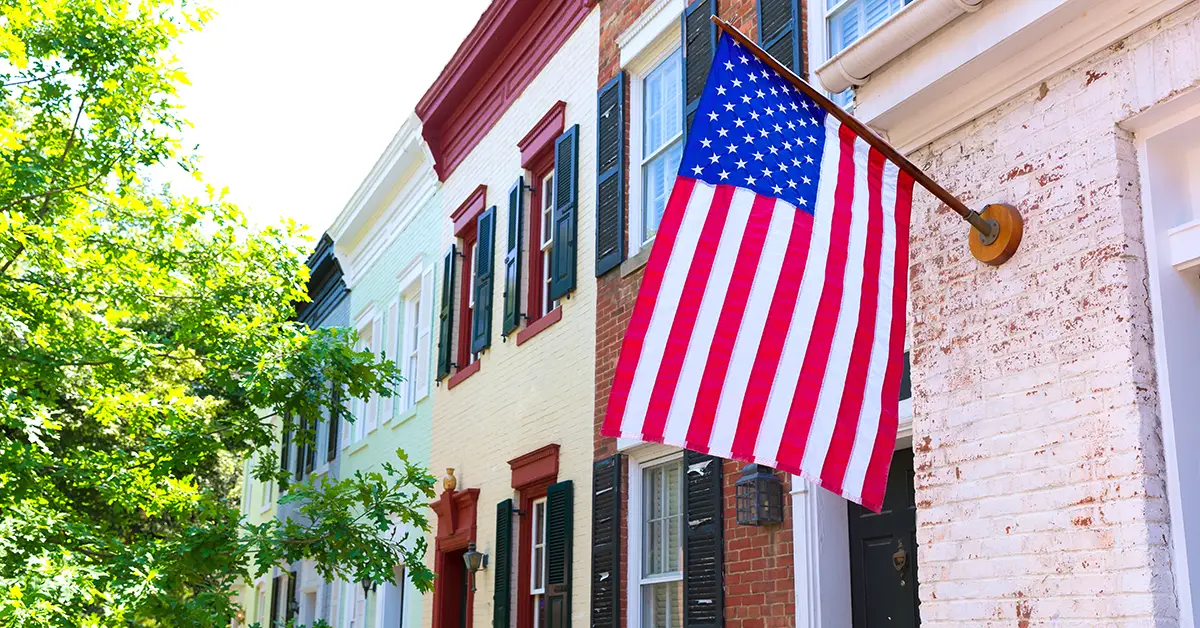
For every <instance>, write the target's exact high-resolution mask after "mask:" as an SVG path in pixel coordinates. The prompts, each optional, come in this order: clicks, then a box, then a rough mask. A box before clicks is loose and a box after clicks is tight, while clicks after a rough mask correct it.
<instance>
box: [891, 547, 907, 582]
mask: <svg viewBox="0 0 1200 628" xmlns="http://www.w3.org/2000/svg"><path fill="white" fill-rule="evenodd" d="M907 564H908V552H906V551H904V541H902V540H898V541H896V552H895V553H894V554H892V567H894V568H895V569H896V573H898V574H900V586H905V585H906V584H907V583H906V582H905V581H904V568H905V566H907Z"/></svg>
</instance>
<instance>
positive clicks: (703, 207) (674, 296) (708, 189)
mask: <svg viewBox="0 0 1200 628" xmlns="http://www.w3.org/2000/svg"><path fill="white" fill-rule="evenodd" d="M714 190H715V188H714V187H713V186H711V185H703V184H701V183H700V182H696V186H695V187H694V188H693V189H692V196H691V198H690V199H688V203H687V209H686V210H685V212H684V215H683V221H682V222H681V223H680V225H679V232H678V233H677V234H676V236H675V245H674V247H672V249H671V257H670V259H669V260H668V261H667V269H666V271H665V272H664V273H663V279H662V287H661V288H659V291H658V300H657V302H656V304H655V306H654V312H653V314H651V316H650V325H649V327H648V328H647V330H646V340H645V344H643V345H642V354H641V356H639V358H638V361H637V371H636V372H635V374H634V377H633V383H632V386H631V387H630V390H629V401H628V403H627V404H626V406H625V416H624V417H623V418H622V421H621V434H622V436H624V437H625V438H635V439H637V440H642V426H643V424H644V420H645V417H646V409H647V407H648V406H649V405H650V394H651V393H652V392H653V391H654V381H655V379H656V378H657V376H658V369H659V365H660V364H661V363H662V358H663V351H664V350H665V349H666V345H667V338H668V337H669V336H670V335H671V324H672V323H673V322H674V320H675V310H676V309H677V308H678V306H679V296H680V294H682V293H683V285H684V282H686V281H687V276H688V271H689V270H690V269H691V261H692V256H693V255H695V253H696V244H697V243H698V242H699V241H700V232H701V230H702V229H703V228H704V219H705V218H707V217H708V210H709V207H710V206H711V205H712V200H713V192H714Z"/></svg>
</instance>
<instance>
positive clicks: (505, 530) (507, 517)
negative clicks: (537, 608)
mask: <svg viewBox="0 0 1200 628" xmlns="http://www.w3.org/2000/svg"><path fill="white" fill-rule="evenodd" d="M512 516H513V500H511V499H506V500H504V501H502V502H500V503H499V504H496V558H495V560H496V562H495V567H494V569H495V570H496V574H495V581H494V583H493V587H492V588H493V592H492V593H493V595H492V628H508V623H509V617H510V613H511V611H510V609H509V604H510V601H511V600H512V533H513V525H512Z"/></svg>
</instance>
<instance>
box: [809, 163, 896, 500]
mask: <svg viewBox="0 0 1200 628" xmlns="http://www.w3.org/2000/svg"><path fill="white" fill-rule="evenodd" d="M883 164H884V157H883V153H880V152H879V151H876V150H875V149H871V153H870V157H869V160H868V163H867V190H866V191H867V193H868V201H867V248H866V251H865V252H864V255H863V278H862V294H861V299H860V300H861V305H860V308H859V310H858V327H857V328H856V329H855V332H854V344H853V345H852V347H851V349H850V365H849V367H848V369H847V371H846V388H845V391H844V392H843V393H842V404H841V406H839V407H838V414H837V422H836V423H835V424H834V428H833V437H832V438H831V439H830V441H829V452H828V453H827V454H826V455H825V468H824V469H823V470H822V472H821V486H822V487H823V488H826V489H829V490H830V491H832V492H834V493H838V494H840V493H841V492H842V481H843V480H844V479H845V478H846V465H848V464H849V463H850V451H851V450H852V449H854V435H855V433H856V432H857V431H858V419H859V417H860V416H861V415H862V406H863V395H864V394H865V393H866V387H867V372H868V371H869V370H870V367H871V349H872V348H873V347H874V345H875V317H876V315H877V314H878V307H879V267H880V256H881V255H882V253H883V251H882V249H883V198H882V194H883Z"/></svg>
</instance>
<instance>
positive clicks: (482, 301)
mask: <svg viewBox="0 0 1200 628" xmlns="http://www.w3.org/2000/svg"><path fill="white" fill-rule="evenodd" d="M475 230H476V231H475V233H476V234H477V236H478V238H479V239H478V240H476V243H477V245H478V246H477V247H476V249H475V251H476V256H475V259H474V264H475V285H474V286H472V287H471V289H472V290H474V291H475V309H474V310H473V315H474V320H472V321H471V353H479V352H480V351H483V350H484V349H486V348H488V347H489V346H491V344H492V292H493V291H492V276H493V275H495V274H496V273H495V272H494V271H495V268H496V263H495V261H494V260H495V257H496V206H495V205H493V206H491V207H489V208H487V209H485V210H483V213H482V214H479V217H478V218H476V219H475Z"/></svg>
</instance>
